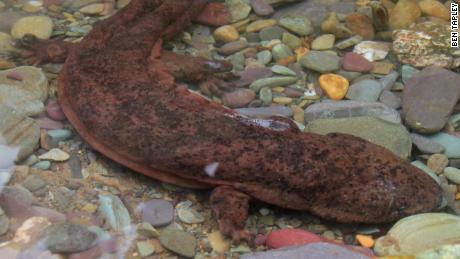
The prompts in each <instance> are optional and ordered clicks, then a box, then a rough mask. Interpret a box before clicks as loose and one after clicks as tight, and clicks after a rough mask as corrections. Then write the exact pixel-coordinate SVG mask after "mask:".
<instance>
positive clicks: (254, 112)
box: [235, 105, 293, 118]
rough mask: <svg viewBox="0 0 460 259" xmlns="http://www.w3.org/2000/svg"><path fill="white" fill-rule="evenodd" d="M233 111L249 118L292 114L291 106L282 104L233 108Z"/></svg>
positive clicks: (288, 115)
mask: <svg viewBox="0 0 460 259" xmlns="http://www.w3.org/2000/svg"><path fill="white" fill-rule="evenodd" d="M235 111H236V112H237V113H239V114H241V115H244V116H247V117H249V118H268V117H271V116H282V117H291V116H292V115H293V112H292V109H291V108H289V107H286V106H282V105H275V106H269V107H258V108H241V109H235Z"/></svg>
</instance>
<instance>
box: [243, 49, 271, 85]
mask: <svg viewBox="0 0 460 259" xmlns="http://www.w3.org/2000/svg"><path fill="white" fill-rule="evenodd" d="M268 52H269V51H268ZM269 53H270V52H269ZM270 57H271V53H270ZM272 74H273V73H272V71H271V69H270V68H266V67H260V68H259V67H258V68H246V69H245V70H244V71H243V72H240V73H239V74H238V75H239V76H240V80H239V81H238V86H240V87H245V86H249V85H250V84H251V83H253V82H254V81H256V80H259V79H262V78H267V77H271V76H272Z"/></svg>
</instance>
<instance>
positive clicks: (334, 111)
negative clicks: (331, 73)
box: [305, 101, 401, 123]
mask: <svg viewBox="0 0 460 259" xmlns="http://www.w3.org/2000/svg"><path fill="white" fill-rule="evenodd" d="M360 116H372V117H377V118H380V119H383V120H386V121H389V122H393V123H401V117H400V116H399V113H398V112H397V111H396V110H393V109H391V108H389V107H387V106H385V105H384V104H381V103H376V102H374V103H373V102H359V101H338V102H320V103H315V104H312V105H310V106H308V107H307V108H306V109H305V121H307V122H309V121H313V120H317V119H336V118H337V119H338V118H349V117H360Z"/></svg>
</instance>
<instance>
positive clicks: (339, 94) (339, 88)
mask: <svg viewBox="0 0 460 259" xmlns="http://www.w3.org/2000/svg"><path fill="white" fill-rule="evenodd" d="M319 85H320V87H321V89H322V90H323V91H324V93H325V94H326V95H327V97H329V98H330V99H332V100H342V99H343V98H344V97H345V95H346V94H347V91H348V86H349V83H348V80H347V79H346V78H345V77H343V76H340V75H336V74H323V75H321V76H320V77H319Z"/></svg>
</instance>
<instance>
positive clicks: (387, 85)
mask: <svg viewBox="0 0 460 259" xmlns="http://www.w3.org/2000/svg"><path fill="white" fill-rule="evenodd" d="M398 77H399V74H398V72H396V71H393V72H391V73H389V74H388V75H386V76H384V77H382V78H380V79H379V80H378V81H379V83H380V84H381V85H382V88H383V89H384V90H387V91H390V90H393V86H394V84H395V83H396V80H397V79H398Z"/></svg>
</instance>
